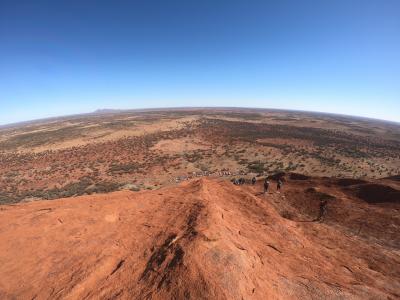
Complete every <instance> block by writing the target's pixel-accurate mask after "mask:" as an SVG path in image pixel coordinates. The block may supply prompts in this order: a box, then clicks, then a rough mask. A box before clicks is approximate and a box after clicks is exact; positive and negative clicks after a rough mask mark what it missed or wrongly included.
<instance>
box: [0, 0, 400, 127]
mask: <svg viewBox="0 0 400 300" xmlns="http://www.w3.org/2000/svg"><path fill="white" fill-rule="evenodd" d="M177 106H243V107H271V108H288V109H300V110H312V111H324V112H335V113H344V114H350V115H360V116H367V117H374V118H381V119H388V120H394V121H400V1H398V0H392V1H390V0H361V1H352V0H345V1H342V0H334V1H332V0H329V1H328V0H326V1H324V0H315V1H301V0H293V1H282V0H279V1H278V0H276V1H267V0H264V1H251V0H243V1H235V0H227V1H222V0H221V1H218V0H201V1H200V0H198V1H190V0H181V1H174V0H169V1H165V0H159V1H152V0H146V1H145V0H142V1H84V0H80V1H73V0H69V1H57V0H49V1H40V0H35V1H32V0H30V1H19V0H11V1H7V0H0V124H5V123H11V122H17V121H23V120H29V119H36V118H41V117H49V116H57V115H66V114H74V113H81V112H90V111H94V110H96V109H100V108H119V109H124V108H145V107H177Z"/></svg>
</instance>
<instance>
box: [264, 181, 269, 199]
mask: <svg viewBox="0 0 400 300" xmlns="http://www.w3.org/2000/svg"><path fill="white" fill-rule="evenodd" d="M268 188H269V180H268V177H267V178H265V181H264V195H265V193H267V192H268Z"/></svg>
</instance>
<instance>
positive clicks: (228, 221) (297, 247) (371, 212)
mask: <svg viewBox="0 0 400 300" xmlns="http://www.w3.org/2000/svg"><path fill="white" fill-rule="evenodd" d="M388 184H391V185H392V186H393V187H394V188H397V183H393V184H392V183H388ZM362 188H363V186H362V185H361V186H360V185H358V186H356V187H354V188H352V187H351V186H350V187H348V186H346V185H345V186H343V185H342V186H341V184H340V183H339V184H337V185H336V182H334V181H329V180H323V179H315V180H302V181H289V182H288V183H287V184H285V186H284V191H283V193H281V194H279V193H276V191H275V187H274V186H273V187H272V189H271V192H270V193H269V194H268V195H267V196H264V195H262V194H260V193H259V191H260V190H261V183H258V184H257V186H256V187H252V186H234V185H232V184H231V183H230V182H227V181H218V180H210V179H200V180H194V181H190V182H186V183H183V184H180V185H179V186H176V187H168V188H163V189H160V190H156V191H143V192H130V191H122V192H114V193H111V194H103V195H94V196H93V195H92V196H81V197H77V198H73V199H60V200H54V201H39V202H32V203H25V204H18V205H15V206H5V205H4V206H0V298H1V299H85V298H89V299H148V298H151V299H174V298H175V299H176V298H177V299H189V298H190V299H199V298H200V299H294V298H299V299H321V298H328V299H343V298H355V299H395V298H398V297H400V294H399V293H398V291H399V290H400V252H399V249H400V241H399V228H400V220H399V210H400V206H399V203H398V201H396V199H391V198H390V199H389V200H390V201H387V202H385V203H378V204H371V203H368V202H366V201H363V200H362V199H360V198H357V196H356V195H357V191H358V190H360V189H362ZM396 191H397V192H398V190H395V192H396ZM328 193H329V197H327V196H326V195H328ZM392 193H393V191H392ZM321 195H325V196H324V197H327V199H328V206H327V211H326V214H325V215H324V216H323V217H322V218H319V221H316V220H317V219H318V217H320V216H318V212H319V206H318V205H319V204H318V203H320V202H319V201H320V198H318V197H321ZM396 195H398V194H395V196H396ZM313 199H314V200H315V201H316V202H315V201H314V200H313ZM296 201H297V202H296ZM299 202H300V203H301V205H298V203H299ZM378 202H379V201H378ZM296 203H297V204H296Z"/></svg>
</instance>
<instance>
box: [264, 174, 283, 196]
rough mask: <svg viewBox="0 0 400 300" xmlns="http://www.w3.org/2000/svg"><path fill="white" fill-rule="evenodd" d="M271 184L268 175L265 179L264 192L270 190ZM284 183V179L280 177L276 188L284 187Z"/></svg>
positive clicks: (278, 189)
mask: <svg viewBox="0 0 400 300" xmlns="http://www.w3.org/2000/svg"><path fill="white" fill-rule="evenodd" d="M269 184H270V183H269V180H268V177H266V178H265V180H264V194H266V193H267V192H268V189H269ZM282 185H283V181H282V179H280V178H279V179H278V181H277V183H276V190H277V191H280V190H281V188H282Z"/></svg>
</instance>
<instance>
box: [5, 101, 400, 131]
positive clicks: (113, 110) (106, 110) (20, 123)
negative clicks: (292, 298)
mask: <svg viewBox="0 0 400 300" xmlns="http://www.w3.org/2000/svg"><path fill="white" fill-rule="evenodd" d="M182 109H189V110H190V109H193V110H201V109H203V110H212V109H247V110H274V111H283V112H298V113H312V114H326V115H334V116H341V117H348V118H359V119H366V120H369V121H378V122H387V123H394V124H396V125H400V121H394V120H388V119H380V118H373V117H367V116H360V115H349V114H343V113H334V112H326V111H315V110H301V109H289V108H271V107H246V106H164V107H149V108H122V109H120V108H98V109H96V110H94V111H90V112H82V113H73V114H66V115H57V116H49V117H39V118H36V119H28V120H24V121H17V122H11V123H4V124H0V129H4V128H12V127H17V126H23V125H28V124H30V123H36V122H41V121H51V120H56V119H62V118H70V117H79V116H85V115H87V116H90V115H92V116H94V115H106V114H118V113H123V112H141V111H143V112H146V111H161V110H182Z"/></svg>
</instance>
